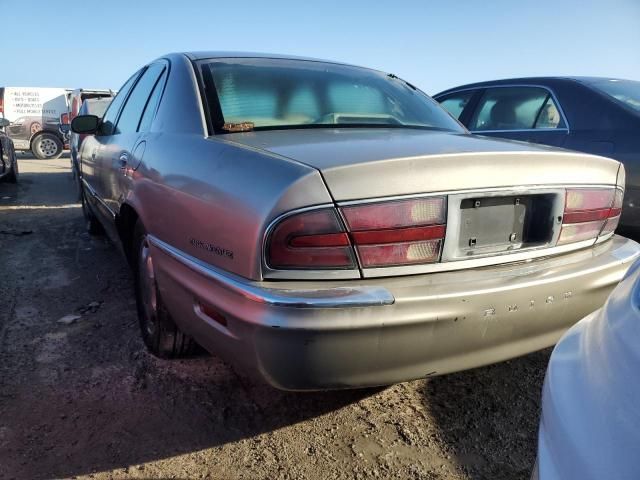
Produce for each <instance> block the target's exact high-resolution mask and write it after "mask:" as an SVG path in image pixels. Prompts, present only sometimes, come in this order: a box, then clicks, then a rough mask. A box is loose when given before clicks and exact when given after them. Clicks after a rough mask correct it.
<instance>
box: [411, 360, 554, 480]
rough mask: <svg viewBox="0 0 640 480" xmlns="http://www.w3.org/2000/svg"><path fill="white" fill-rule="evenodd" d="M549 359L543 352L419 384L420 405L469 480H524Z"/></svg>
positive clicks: (532, 457)
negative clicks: (427, 413)
mask: <svg viewBox="0 0 640 480" xmlns="http://www.w3.org/2000/svg"><path fill="white" fill-rule="evenodd" d="M550 354H551V349H548V350H544V351H542V352H538V353H534V354H531V355H527V356H525V357H521V358H518V359H515V360H510V361H508V362H504V363H500V364H496V365H492V366H489V367H485V368H478V369H475V370H470V371H466V372H461V373H455V374H451V375H446V376H442V377H434V378H432V379H429V381H428V382H427V383H426V384H425V388H424V391H423V395H424V401H425V405H426V407H427V409H428V410H429V412H430V414H431V415H432V416H433V418H434V421H435V423H436V424H437V425H438V428H439V431H440V432H439V433H440V435H441V436H442V440H443V441H444V442H445V443H446V444H447V445H448V446H449V448H450V451H451V453H452V455H454V456H455V458H456V460H457V462H458V463H459V465H460V467H461V468H462V469H463V470H464V471H465V473H466V474H467V475H468V476H469V478H472V479H478V480H480V479H485V478H491V479H492V480H500V479H504V480H517V479H522V480H528V479H529V478H530V476H531V470H532V469H533V464H534V462H535V455H536V453H535V449H536V445H537V432H538V421H539V417H540V396H541V391H542V383H543V380H544V374H545V370H546V365H547V363H548V360H549V355H550ZM489 459H491V460H489Z"/></svg>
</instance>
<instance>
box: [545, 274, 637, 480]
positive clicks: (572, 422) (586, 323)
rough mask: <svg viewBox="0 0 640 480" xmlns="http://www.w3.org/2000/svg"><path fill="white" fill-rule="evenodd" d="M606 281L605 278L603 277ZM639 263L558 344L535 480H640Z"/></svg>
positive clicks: (548, 380) (549, 379)
mask: <svg viewBox="0 0 640 480" xmlns="http://www.w3.org/2000/svg"><path fill="white" fill-rule="evenodd" d="M602 280H603V281H605V278H604V277H603V279H602ZM639 309H640V261H636V262H635V263H634V264H633V265H632V267H631V268H630V269H629V270H628V271H627V273H626V275H625V276H624V278H623V280H622V281H621V282H620V284H619V285H618V286H617V287H616V289H615V290H614V291H613V292H612V293H611V295H610V296H609V299H608V300H607V303H606V304H605V306H604V307H603V308H602V309H600V310H598V311H596V312H594V313H592V314H590V315H588V316H587V317H585V318H584V319H582V320H581V321H580V322H578V323H577V324H576V325H575V326H573V327H572V328H571V329H570V330H569V331H568V332H567V333H566V334H565V335H564V337H563V338H562V339H561V340H560V342H559V343H558V344H557V345H556V347H555V349H554V351H553V354H552V355H551V360H550V362H549V367H548V370H547V377H546V379H545V383H544V389H543V397H542V420H541V422H540V432H539V436H538V462H537V468H536V471H534V474H533V478H534V479H540V480H559V479H563V480H565V479H580V480H595V479H603V480H604V479H606V480H608V479H616V480H626V479H634V480H635V479H638V478H640V408H639V406H640V382H638V374H639V372H640V310H639Z"/></svg>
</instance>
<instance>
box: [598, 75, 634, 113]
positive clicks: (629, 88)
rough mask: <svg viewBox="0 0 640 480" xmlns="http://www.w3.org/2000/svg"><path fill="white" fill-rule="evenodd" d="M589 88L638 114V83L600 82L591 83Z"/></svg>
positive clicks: (630, 81) (627, 81)
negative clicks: (604, 94)
mask: <svg viewBox="0 0 640 480" xmlns="http://www.w3.org/2000/svg"><path fill="white" fill-rule="evenodd" d="M591 86H593V87H594V88H596V89H598V90H600V91H602V92H604V93H606V94H607V95H609V96H611V97H613V98H615V99H616V100H618V101H620V102H622V103H624V104H625V105H627V106H628V107H631V108H633V109H634V110H635V111H636V112H640V82H635V81H632V80H601V81H597V82H593V83H591Z"/></svg>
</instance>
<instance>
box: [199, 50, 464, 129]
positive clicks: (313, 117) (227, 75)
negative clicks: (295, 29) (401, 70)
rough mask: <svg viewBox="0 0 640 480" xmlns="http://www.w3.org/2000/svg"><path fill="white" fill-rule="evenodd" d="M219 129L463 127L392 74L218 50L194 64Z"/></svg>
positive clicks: (435, 104) (412, 87)
mask: <svg viewBox="0 0 640 480" xmlns="http://www.w3.org/2000/svg"><path fill="white" fill-rule="evenodd" d="M200 68H201V73H202V78H203V82H204V85H205V92H206V96H207V98H206V101H207V102H208V105H209V111H210V112H211V116H212V117H213V118H212V123H213V125H214V127H215V129H216V130H217V131H227V132H233V131H246V130H254V129H255V130H266V129H283V128H324V127H334V128H335V127H385V128H389V127H395V128H425V129H437V130H451V131H456V132H464V129H463V128H462V127H461V126H460V125H459V124H458V123H457V122H456V121H455V120H453V119H452V118H451V117H450V116H449V115H448V114H447V113H446V112H445V111H444V110H443V109H442V108H441V107H440V106H439V105H438V104H437V103H436V102H435V101H434V100H432V99H431V98H429V97H428V96H427V95H425V94H424V93H422V92H421V91H420V90H418V89H416V87H414V86H413V85H411V84H409V83H407V82H405V81H403V80H401V79H399V78H398V77H396V76H395V75H391V74H386V73H382V72H378V71H375V70H369V69H365V68H358V67H351V66H345V65H337V64H333V63H324V62H317V61H307V60H290V59H271V58H232V59H229V58H224V59H214V60H206V61H203V62H201V64H200Z"/></svg>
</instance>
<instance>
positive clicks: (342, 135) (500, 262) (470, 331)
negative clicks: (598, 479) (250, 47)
mask: <svg viewBox="0 0 640 480" xmlns="http://www.w3.org/2000/svg"><path fill="white" fill-rule="evenodd" d="M72 128H73V130H74V131H75V132H76V133H83V134H91V136H89V137H87V139H86V140H85V141H84V142H83V144H82V147H81V151H80V159H81V162H80V164H81V172H80V176H81V182H82V191H83V194H82V199H83V207H84V212H85V218H86V220H87V225H88V228H89V230H90V231H91V232H93V233H98V232H100V231H102V230H104V231H105V232H106V233H107V234H108V235H109V236H110V237H111V238H112V239H113V240H114V241H116V242H117V243H118V244H119V245H121V247H122V250H123V252H124V254H125V256H126V258H127V259H128V261H129V262H130V264H131V266H132V268H133V271H134V272H135V285H136V296H137V301H138V311H139V318H140V325H141V330H142V336H143V338H144V341H145V343H146V345H147V346H148V348H149V349H150V350H151V351H152V352H153V353H154V354H156V355H159V356H162V357H174V356H178V355H182V354H185V353H188V352H189V351H190V350H191V348H192V347H193V345H194V341H196V342H197V343H199V344H200V345H202V346H203V347H205V348H206V349H207V350H209V351H211V352H213V353H214V354H216V355H219V356H221V357H223V358H225V359H226V360H228V361H229V362H230V363H232V364H233V365H236V366H238V367H244V368H246V369H247V370H248V371H253V372H256V373H258V375H259V376H261V377H262V378H264V379H265V380H266V381H267V382H269V383H270V384H272V385H274V386H276V387H278V388H283V389H294V390H305V389H327V388H349V387H360V386H368V385H381V384H389V383H394V382H399V381H404V380H410V379H415V378H420V377H424V376H427V375H439V374H444V373H448V372H454V371H458V370H462V369H467V368H472V367H477V366H480V365H485V364H489V363H492V362H498V361H501V360H505V359H508V358H512V357H514V356H517V355H522V354H525V353H528V352H532V351H534V350H538V349H541V348H544V347H548V346H550V345H553V344H554V343H555V342H556V341H557V339H558V338H559V337H560V336H561V335H562V333H563V332H564V331H565V330H566V329H567V328H569V327H570V326H571V325H572V324H573V323H574V322H576V321H577V320H578V319H580V318H582V317H583V316H584V315H586V314H588V313H590V312H592V311H593V310H595V309H597V308H598V307H600V306H601V305H602V304H603V302H604V300H605V298H606V297H607V295H608V294H609V292H610V291H611V289H612V288H613V287H614V286H615V285H616V283H617V282H618V281H619V280H620V279H621V278H622V276H623V275H624V273H625V271H626V269H627V268H628V265H629V264H630V262H632V261H633V260H634V259H635V258H636V257H638V255H639V252H640V247H639V246H638V245H637V244H636V243H635V242H633V241H630V240H627V239H625V238H621V237H619V236H616V235H614V230H615V228H616V226H617V223H618V220H619V216H620V210H621V202H622V198H623V191H624V184H625V178H624V168H623V167H622V166H621V164H620V163H619V162H617V161H614V160H611V159H606V158H602V157H597V156H593V155H587V154H581V153H572V152H567V151H556V150H553V149H549V148H543V147H534V146H531V145H527V144H523V143H513V142H506V141H498V140H489V139H483V138H479V137H475V136H471V135H469V134H468V132H467V131H466V130H465V129H464V128H463V127H461V126H460V125H459V124H458V123H457V122H456V121H455V120H453V119H452V118H451V117H450V116H449V115H448V114H447V113H446V112H445V111H444V110H442V109H441V108H440V107H439V106H438V105H437V104H436V103H435V102H434V101H433V100H431V99H430V98H429V97H428V96H426V95H425V94H424V93H423V92H421V91H420V90H419V89H417V88H416V87H415V86H413V85H412V84H410V83H409V82H406V81H404V80H402V79H400V78H398V77H397V76H396V75H393V74H388V73H384V72H380V71H375V70H370V69H366V68H359V67H354V66H350V65H344V64H338V63H332V62H326V61H318V60H312V59H304V58H288V57H286V58H285V57H280V56H274V55H271V56H266V55H255V54H237V53H214V52H208V53H187V54H172V55H168V56H166V57H162V58H160V59H158V60H156V61H154V62H152V63H151V64H149V65H146V66H144V67H143V68H141V69H140V70H139V71H137V72H136V73H135V74H134V75H133V76H132V77H131V78H130V79H129V80H128V81H127V82H126V83H125V84H124V86H123V87H122V88H121V89H120V91H119V93H118V95H117V96H116V97H115V99H114V100H113V102H112V103H111V105H110V106H109V109H108V110H107V112H106V113H105V115H104V117H103V118H98V117H95V116H79V117H77V118H76V119H74V121H73V125H72ZM98 268H99V267H98Z"/></svg>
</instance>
